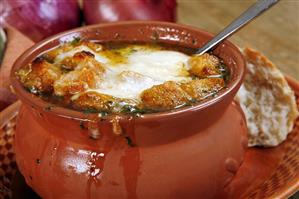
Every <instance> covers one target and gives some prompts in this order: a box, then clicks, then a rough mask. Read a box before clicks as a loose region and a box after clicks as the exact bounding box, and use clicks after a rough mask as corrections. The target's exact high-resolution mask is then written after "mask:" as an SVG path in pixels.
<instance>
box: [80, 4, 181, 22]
mask: <svg viewBox="0 0 299 199" xmlns="http://www.w3.org/2000/svg"><path fill="white" fill-rule="evenodd" d="M83 12H84V18H85V23H86V24H95V23H100V22H110V21H124V20H158V21H175V20H176V0H84V1H83Z"/></svg>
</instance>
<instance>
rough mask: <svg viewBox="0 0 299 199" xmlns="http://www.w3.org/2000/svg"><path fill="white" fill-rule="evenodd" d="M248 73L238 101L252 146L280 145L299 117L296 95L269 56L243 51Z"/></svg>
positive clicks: (247, 49) (250, 50)
mask: <svg viewBox="0 0 299 199" xmlns="http://www.w3.org/2000/svg"><path fill="white" fill-rule="evenodd" d="M243 54H244V56H245V59H246V62H247V74H246V76H245V80H244V83H243V85H242V86H241V88H240V90H239V92H238V93H237V96H236V99H237V100H238V101H239V103H240V105H241V108H242V109H243V111H244V113H245V116H246V120H247V126H248V131H249V136H248V137H249V142H248V145H249V146H277V145H278V144H280V143H281V142H283V141H284V140H285V139H286V137H287V135H288V133H289V132H291V130H292V128H293V125H294V121H295V119H296V118H297V116H298V110H297V106H296V101H295V95H294V92H293V91H292V89H291V88H290V87H289V85H288V83H287V81H286V80H285V78H284V76H283V74H282V73H281V72H280V71H279V70H278V69H277V68H276V67H275V66H274V64H273V63H271V62H270V61H269V60H268V59H267V58H266V57H264V56H263V55H261V54H260V53H259V52H256V51H254V50H252V49H250V48H246V49H244V50H243Z"/></svg>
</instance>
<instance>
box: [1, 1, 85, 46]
mask: <svg viewBox="0 0 299 199" xmlns="http://www.w3.org/2000/svg"><path fill="white" fill-rule="evenodd" d="M0 22H1V23H4V24H9V25H11V26H13V27H15V28H16V29H18V30H19V31H21V32H22V33H23V34H25V35H26V36H28V37H29V38H31V39H32V40H33V41H35V42H37V41H40V40H42V39H44V38H46V37H48V36H51V35H53V34H56V33H59V32H62V31H64V30H68V29H71V28H75V27H78V26H80V25H81V16H80V8H79V4H78V2H77V0H1V1H0Z"/></svg>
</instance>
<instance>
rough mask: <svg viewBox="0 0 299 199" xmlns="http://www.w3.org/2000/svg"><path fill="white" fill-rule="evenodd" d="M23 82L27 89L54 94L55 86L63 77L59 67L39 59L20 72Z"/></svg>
mask: <svg viewBox="0 0 299 199" xmlns="http://www.w3.org/2000/svg"><path fill="white" fill-rule="evenodd" d="M18 75H19V77H20V80H21V82H22V83H23V85H24V86H25V87H26V88H29V89H30V90H32V91H33V90H36V91H41V92H52V91H53V84H54V82H55V81H56V80H58V79H59V78H60V76H61V71H60V69H59V68H58V67H56V66H54V65H53V64H50V63H48V62H47V61H45V60H43V59H41V58H37V59H36V60H34V61H33V62H32V64H29V65H28V66H26V67H25V68H23V69H21V70H19V71H18Z"/></svg>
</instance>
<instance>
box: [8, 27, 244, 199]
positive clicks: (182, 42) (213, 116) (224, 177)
mask: <svg viewBox="0 0 299 199" xmlns="http://www.w3.org/2000/svg"><path fill="white" fill-rule="evenodd" d="M75 37H80V38H82V39H88V40H96V41H100V42H107V41H119V42H123V41H136V42H137V41H138V42H150V43H152V42H161V43H167V44H174V45H178V46H184V47H190V48H197V47H199V46H201V45H202V44H203V43H204V42H205V41H207V40H208V39H210V38H211V37H212V35H211V34H209V33H207V32H205V31H202V30H200V29H196V28H192V27H189V26H184V25H178V24H172V23H162V22H121V23H110V24H101V25H94V26H86V27H83V28H79V29H75V30H71V31H68V32H64V33H61V34H58V35H56V36H53V37H51V38H49V39H46V40H44V41H42V42H40V43H38V44H36V45H35V46H33V47H32V48H30V49H28V50H27V51H26V52H25V53H24V54H23V55H22V56H21V57H19V58H18V60H17V61H16V62H15V64H14V66H13V69H12V72H11V81H12V85H13V88H14V89H15V92H16V94H17V95H18V97H19V98H20V100H21V101H22V102H23V105H22V107H21V109H20V112H19V116H18V122H17V129H16V136H15V145H14V147H15V152H16V161H17V164H18V167H19V169H20V171H21V173H22V175H23V176H24V177H25V179H26V182H27V183H28V185H30V186H31V187H32V188H33V189H34V190H35V191H36V192H37V193H38V194H39V195H40V196H41V197H42V198H56V199H57V198H63V199H67V198H72V199H73V198H213V197H218V196H223V194H225V192H224V189H225V187H226V186H227V184H228V183H229V182H230V181H231V180H232V178H233V176H234V175H235V173H236V172H237V170H238V168H239V167H240V164H241V163H242V160H243V155H244V151H245V149H246V145H247V139H246V133H247V132H246V123H245V119H244V115H243V114H242V111H241V109H240V108H239V106H238V105H236V104H235V103H234V102H233V97H234V95H235V94H236V92H237V91H238V89H239V87H240V84H241V83H242V79H243V76H244V68H245V62H244V59H243V57H242V55H241V53H240V52H239V50H238V48H236V47H235V46H234V45H233V44H232V43H230V42H228V41H225V42H224V43H223V44H221V45H220V46H219V47H218V48H216V49H215V51H214V53H215V54H216V55H217V56H219V57H220V58H222V59H223V60H224V62H225V64H226V65H227V66H228V68H229V70H230V72H231V80H230V82H229V83H228V85H227V88H225V89H223V90H222V91H220V92H219V93H218V95H217V96H216V97H214V98H212V99H206V100H205V101H202V102H200V103H197V104H194V105H193V106H188V107H184V108H180V109H176V110H172V111H167V112H161V113H153V114H145V115H143V116H142V117H127V116H120V117H119V118H118V120H119V123H118V125H115V123H114V122H111V120H112V118H109V117H107V118H106V119H98V117H97V116H96V115H95V114H84V113H82V112H78V111H75V110H70V109H66V108H62V107H57V106H51V105H50V106H49V104H48V103H47V102H45V101H43V100H41V99H40V98H38V97H36V96H34V95H33V94H30V93H28V92H27V91H25V89H24V88H23V87H22V85H21V84H20V82H19V81H18V79H17V77H16V76H15V72H16V71H17V70H18V69H19V68H20V67H22V66H24V65H26V64H28V63H30V62H31V61H32V60H33V59H34V58H36V57H37V56H38V55H40V54H41V53H43V52H45V51H46V50H48V49H50V48H53V47H55V46H57V45H59V44H60V43H61V42H66V41H71V40H73V39H74V38H75ZM116 128H117V129H118V130H120V132H121V133H119V134H115V129H116ZM93 131H97V132H99V133H100V136H99V137H98V138H97V139H93V138H91V137H90V133H91V132H93ZM118 132H119V131H118Z"/></svg>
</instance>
